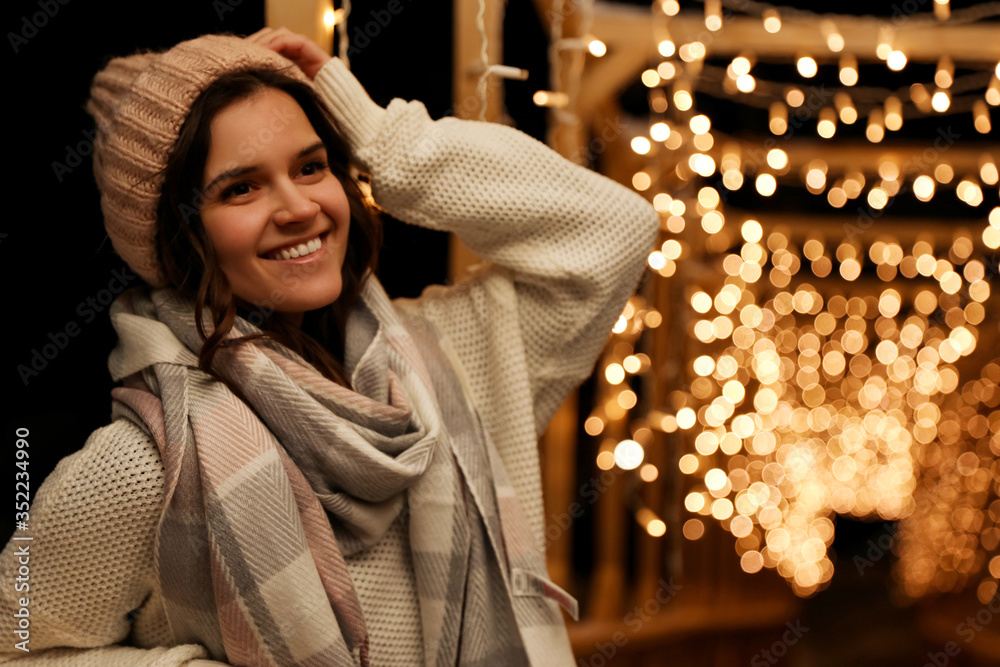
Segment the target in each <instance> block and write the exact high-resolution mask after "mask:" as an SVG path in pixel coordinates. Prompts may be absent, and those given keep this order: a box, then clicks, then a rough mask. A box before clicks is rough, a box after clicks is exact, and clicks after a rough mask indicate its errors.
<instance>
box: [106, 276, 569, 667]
mask: <svg viewBox="0 0 1000 667" xmlns="http://www.w3.org/2000/svg"><path fill="white" fill-rule="evenodd" d="M112 322H113V323H114V326H115V328H116V330H117V331H118V334H119V338H120V342H119V345H118V347H117V348H116V349H115V350H114V352H112V355H111V358H110V360H109V366H110V368H111V371H112V375H113V376H114V377H115V379H124V380H125V387H123V388H119V389H116V390H114V392H113V396H114V398H115V400H116V405H115V408H116V415H117V416H119V417H125V418H130V419H133V420H134V421H136V422H137V423H141V424H144V425H145V426H146V428H147V430H148V431H149V432H150V433H151V435H152V437H153V439H154V440H155V441H156V444H157V446H158V448H159V450H160V454H161V457H162V459H163V464H164V468H165V478H164V489H165V507H164V512H163V515H162V518H161V521H160V524H159V528H158V534H157V542H156V571H157V576H158V579H159V586H160V589H161V592H162V595H163V599H164V604H165V607H166V615H167V620H168V623H169V625H170V629H171V631H172V633H173V636H174V640H175V641H176V642H177V643H199V644H202V645H204V646H205V647H206V648H207V649H208V650H209V652H210V653H211V655H212V656H213V657H214V658H216V659H220V660H227V661H228V662H230V663H231V664H234V665H245V666H257V665H268V666H270V665H274V666H279V667H286V666H292V665H302V666H305V665H317V666H319V665H323V666H326V665H336V666H340V665H345V666H347V665H368V664H369V661H368V634H367V631H366V629H365V621H364V617H363V615H362V612H361V607H360V604H359V602H358V597H357V594H356V592H355V590H354V586H353V583H352V581H351V579H350V576H349V575H348V571H347V567H346V564H345V561H344V556H345V555H350V554H352V553H355V552H357V551H359V550H361V549H363V548H365V547H367V546H370V545H372V544H374V543H376V542H378V540H379V539H380V538H381V537H382V535H383V534H384V533H385V531H386V530H387V529H388V528H389V526H390V525H391V524H392V523H393V521H395V520H396V519H397V517H398V516H399V514H400V512H402V511H404V509H405V511H407V512H408V513H409V538H410V540H409V541H410V548H411V552H412V556H413V563H414V572H415V576H416V584H417V592H418V597H419V600H420V612H421V621H422V626H423V634H424V650H425V656H424V662H425V664H426V665H456V664H457V665H485V664H487V663H489V664H490V665H527V664H539V663H540V660H541V657H540V656H542V655H545V654H546V650H544V649H540V648H539V646H540V644H541V643H542V642H545V641H547V640H551V638H552V637H553V636H558V633H561V632H563V633H564V630H563V629H562V619H561V616H560V615H559V613H558V610H557V608H556V607H555V606H554V605H553V604H552V603H551V602H550V601H549V600H547V599H546V598H549V599H555V600H557V601H559V602H560V604H563V606H565V607H567V609H570V610H571V613H572V614H574V615H575V601H574V600H572V598H570V597H569V596H567V595H565V593H563V592H562V591H561V590H560V589H558V588H556V587H554V585H552V584H551V582H549V581H548V578H547V575H546V573H545V566H544V560H543V555H542V554H541V552H540V551H539V550H538V548H537V545H536V543H535V540H534V538H533V536H532V534H531V532H530V529H529V527H528V523H527V521H526V519H525V516H524V514H523V512H522V510H521V508H520V505H519V503H518V500H517V498H516V497H515V495H514V491H513V487H512V486H511V484H510V482H509V481H508V479H507V476H506V472H505V471H504V469H503V466H502V464H501V463H500V458H499V456H498V455H497V452H496V451H495V449H494V447H493V444H492V441H491V440H490V438H489V437H488V435H487V433H486V432H485V430H484V429H483V428H482V425H481V423H480V421H479V418H478V415H477V414H476V412H475V410H474V409H473V407H472V406H471V404H470V403H469V401H468V398H467V392H466V391H465V389H464V387H463V384H462V381H461V378H460V376H459V374H458V373H457V372H456V370H455V366H456V365H455V363H454V360H453V355H452V354H450V353H449V352H448V350H447V345H446V344H442V343H441V341H440V337H439V336H438V335H437V333H436V332H435V330H434V328H433V326H432V325H431V324H430V323H429V322H427V321H425V320H423V319H420V318H416V317H406V318H401V316H400V315H399V313H397V311H396V310H395V308H394V307H393V305H392V303H391V302H390V301H389V299H388V297H387V296H386V294H385V292H384V291H383V290H382V287H381V285H380V284H379V283H378V281H377V280H376V279H375V278H374V277H369V278H368V280H367V281H366V283H365V287H364V289H363V292H362V296H361V299H360V302H359V305H358V306H357V307H356V308H355V309H354V311H353V312H352V314H351V316H350V317H349V320H348V325H347V340H346V350H345V365H346V367H347V369H348V372H349V374H350V377H351V385H352V387H353V389H347V388H345V387H342V386H340V385H337V384H336V383H333V382H331V381H329V380H327V379H326V378H324V377H323V376H322V375H320V374H319V373H317V372H316V371H315V370H314V369H312V368H311V367H310V366H309V365H308V364H306V363H305V362H304V361H303V360H302V359H301V358H299V357H298V356H297V355H295V354H294V353H293V352H291V351H290V350H288V349H287V348H285V347H283V346H281V345H279V344H277V343H275V342H273V341H269V340H267V339H259V340H256V341H253V342H250V343H246V344H242V345H237V346H235V347H233V348H226V349H223V350H220V352H219V353H218V354H217V355H216V359H215V362H214V364H213V369H214V370H215V371H216V372H217V373H218V374H219V375H220V377H222V378H223V379H224V380H225V381H226V382H225V383H223V382H219V381H217V380H215V379H214V378H212V377H210V376H209V375H207V374H206V373H204V372H203V371H201V370H199V369H198V367H197V365H198V364H197V354H196V353H195V350H199V349H200V347H201V344H202V343H201V340H200V338H199V336H198V334H197V331H196V329H195V323H194V309H193V305H192V304H191V303H190V302H188V301H186V300H184V299H182V298H181V297H179V296H178V295H177V294H176V293H175V292H173V291H171V290H156V291H154V292H152V294H149V295H147V294H145V293H142V292H139V291H130V292H127V293H126V294H124V295H122V297H120V298H119V299H118V301H117V302H116V303H115V304H114V306H113V307H112ZM257 332H258V329H256V328H255V327H254V326H253V325H252V324H250V323H248V322H247V321H246V320H243V319H238V320H237V323H236V325H235V326H234V328H233V331H232V333H231V334H230V335H231V336H232V337H239V336H245V335H250V334H254V333H257ZM227 385H228V386H227ZM230 387H234V388H236V389H237V392H234V391H232V390H231V389H230ZM237 394H238V395H237ZM553 633H555V634H553ZM547 638H548V639H547ZM540 651H541V652H540ZM414 657H415V658H416V656H414Z"/></svg>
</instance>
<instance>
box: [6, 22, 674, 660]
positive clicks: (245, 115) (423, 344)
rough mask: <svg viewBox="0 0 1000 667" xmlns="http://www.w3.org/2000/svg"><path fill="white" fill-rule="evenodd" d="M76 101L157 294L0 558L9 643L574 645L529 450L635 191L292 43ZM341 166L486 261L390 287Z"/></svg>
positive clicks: (108, 196)
mask: <svg viewBox="0 0 1000 667" xmlns="http://www.w3.org/2000/svg"><path fill="white" fill-rule="evenodd" d="M293 63H294V64H293ZM89 109H90V111H91V113H92V114H93V115H94V117H95V120H96V121H97V127H98V132H99V135H98V137H99V138H98V142H97V148H96V151H95V172H96V174H97V178H98V185H99V187H100V188H101V191H102V207H103V210H104V215H105V223H106V227H107V230H108V234H109V236H110V237H111V239H112V241H113V242H114V245H115V249H116V250H117V252H118V253H119V254H120V255H121V256H122V258H123V259H124V260H125V261H126V262H127V263H128V264H129V266H130V267H131V268H132V269H133V270H134V271H135V272H136V273H137V274H139V275H140V276H141V277H142V278H143V279H144V280H145V281H146V283H147V286H146V287H144V288H142V289H137V290H132V291H130V292H127V293H126V294H124V295H123V296H122V297H121V298H120V299H119V301H118V302H117V303H116V304H115V306H114V308H113V310H112V320H113V322H114V325H115V327H116V330H117V332H118V335H119V344H118V347H117V348H116V349H115V351H114V352H113V354H112V356H111V359H110V362H109V365H110V368H111V372H112V374H113V375H114V377H115V378H116V379H119V380H121V381H122V383H123V387H122V388H119V389H116V390H115V392H114V396H113V397H114V415H115V420H114V421H113V422H112V424H111V425H109V426H107V427H105V428H102V429H99V430H98V431H96V432H95V433H94V434H93V435H92V436H91V438H90V439H89V440H88V442H87V444H86V446H85V447H84V449H83V450H82V451H80V452H79V453H77V454H75V455H73V456H71V457H68V458H67V459H65V460H64V461H63V462H62V463H61V464H60V465H59V467H58V468H57V469H56V471H55V472H54V473H53V474H52V476H51V477H50V478H49V479H48V480H47V481H46V483H45V484H44V485H43V487H42V489H41V490H40V491H39V492H38V494H37V497H36V500H35V502H34V505H33V506H32V508H31V526H32V530H31V533H30V535H29V536H30V537H31V540H30V542H29V541H17V542H14V541H12V542H11V543H10V544H9V545H8V547H7V549H6V550H5V551H4V553H3V555H2V558H0V573H2V577H0V578H2V580H3V581H4V582H5V584H4V586H3V588H2V589H0V602H2V608H0V618H2V619H3V621H0V626H2V628H3V629H4V636H6V637H7V638H8V641H7V642H6V643H5V644H4V645H3V646H0V651H2V653H0V655H2V656H3V659H10V658H18V659H19V660H22V661H23V662H25V663H26V664H52V665H56V664H58V665H102V666H107V665H129V666H135V665H157V666H168V665H195V664H232V665H280V666H285V665H323V666H325V665H369V664H370V665H378V666H383V665H417V664H427V665H473V664H475V665H479V664H491V665H529V664H530V665H546V666H548V665H561V664H567V665H568V664H572V656H571V653H570V650H569V644H568V641H567V637H566V632H565V627H564V622H563V619H562V616H561V612H560V611H559V605H562V606H563V607H565V608H567V610H570V611H572V609H573V608H574V606H575V602H574V601H573V600H572V598H570V597H569V596H568V595H566V594H565V593H564V592H562V591H561V590H560V589H558V587H556V586H554V585H553V584H552V583H551V582H550V581H549V580H548V576H547V574H546V571H545V564H544V546H543V545H544V541H543V530H542V529H543V512H542V501H541V485H540V479H539V467H538V456H537V451H536V443H537V440H536V439H537V436H538V434H539V433H540V432H541V430H542V429H543V428H544V427H545V425H546V424H547V422H548V420H549V418H550V417H551V415H552V414H553V412H554V411H555V409H556V408H557V406H558V405H559V403H560V402H561V401H562V399H563V397H564V396H565V395H566V393H567V392H568V391H570V390H571V389H572V388H573V387H574V386H575V385H576V384H577V383H579V382H580V381H581V380H583V379H584V378H585V377H586V376H587V375H588V374H589V372H590V369H591V367H592V365H593V363H594V360H595V358H596V356H597V354H598V352H599V350H600V348H601V346H602V344H603V342H604V341H605V339H606V337H607V334H608V332H609V330H610V327H611V325H612V324H613V322H614V320H615V318H616V317H617V316H618V314H619V313H620V310H621V308H622V307H623V305H624V302H625V300H626V299H627V298H628V296H629V294H630V293H631V291H632V290H633V289H634V287H635V284H636V281H637V279H638V276H639V273H640V272H641V270H642V266H643V262H644V259H645V257H646V254H647V252H648V249H649V247H650V245H651V243H652V239H653V236H654V235H655V233H656V228H657V216H656V214H655V212H654V211H653V210H652V208H651V207H650V206H649V205H648V204H647V203H646V202H645V201H644V200H643V199H642V198H640V197H638V196H637V195H635V194H633V193H631V192H630V191H628V190H627V189H625V188H623V187H621V186H619V185H616V184H615V183H613V182H611V181H609V180H608V179H605V178H603V177H601V176H599V175H597V174H594V173H592V172H590V171H587V170H586V169H583V168H581V167H578V166H575V165H573V164H570V163H568V162H567V161H565V160H563V159H561V158H560V157H558V156H557V155H555V154H554V153H553V152H552V151H550V150H549V149H547V148H546V147H545V146H544V145H542V144H540V143H538V142H536V141H534V140H533V139H530V138H529V137H527V136H525V135H523V134H521V133H519V132H517V131H515V130H512V129H510V128H506V127H503V126H500V125H494V124H485V123H476V122H470V121H460V120H455V119H450V118H446V119H441V120H438V121H432V120H431V119H430V118H428V116H427V113H426V111H425V110H424V108H423V106H422V105H421V104H420V103H419V102H409V103H407V102H403V101H402V100H394V101H393V102H392V103H391V104H390V105H389V106H388V108H386V109H382V108H380V107H378V106H377V105H375V104H374V103H373V102H372V101H371V100H370V99H369V98H368V96H367V94H366V93H365V91H364V89H363V88H362V87H361V85H360V84H359V83H358V82H357V80H356V79H354V78H353V77H352V76H351V74H350V73H349V72H348V70H347V69H346V68H345V67H344V66H343V64H342V63H341V62H339V61H338V60H335V59H330V58H329V56H327V55H326V54H325V52H323V50H322V49H321V48H320V47H318V46H317V45H315V44H314V43H312V42H310V41H309V40H308V39H306V38H305V37H302V36H300V35H294V34H292V33H289V32H288V31H286V30H270V29H265V30H263V31H261V32H259V33H257V34H255V35H253V36H252V37H250V38H248V39H246V40H243V39H239V38H236V37H229V36H206V37H202V38H199V39H196V40H192V41H190V42H185V43H182V44H179V45H178V46H176V47H174V48H173V49H171V50H170V51H167V52H165V53H162V54H149V53H146V54H138V55H135V56H131V57H129V58H119V59H116V60H113V61H112V62H111V63H110V64H109V65H108V67H107V68H106V69H105V70H103V71H102V72H101V73H100V74H99V75H98V76H97V78H96V79H95V82H94V87H93V90H92V99H91V103H90V105H89ZM351 164H353V165H355V166H357V167H358V168H359V169H360V170H362V171H363V172H365V173H368V174H369V175H370V182H371V188H372V197H373V199H374V201H375V202H377V205H378V206H379V207H381V208H382V209H384V210H386V211H389V212H390V213H392V214H393V215H395V216H396V217H398V218H400V219H402V220H405V221H408V222H411V223H413V224H417V225H423V226H426V227H430V228H434V229H440V230H447V231H453V232H455V233H457V234H458V235H459V236H460V237H461V238H462V240H463V241H464V242H465V243H466V244H467V245H469V247H471V248H472V249H473V250H475V251H476V252H477V253H478V254H479V255H480V256H481V257H483V258H484V259H485V260H487V261H488V263H487V264H486V265H484V267H481V268H480V269H479V270H478V271H477V272H476V273H475V274H474V275H473V276H471V277H470V278H469V279H468V280H466V281H464V282H462V283H460V284H459V285H456V286H453V287H449V288H443V287H441V288H432V289H429V290H427V291H426V292H425V293H424V295H423V296H421V297H420V298H419V299H416V300H412V301H395V302H392V301H390V300H389V298H388V297H387V296H386V295H385V293H384V292H383V290H382V288H381V286H380V284H379V282H378V280H377V279H376V278H375V276H374V275H373V274H372V273H371V271H370V269H371V267H372V266H373V264H374V256H375V253H376V252H377V250H378V245H379V240H380V235H379V227H378V224H377V221H376V220H375V218H374V217H373V215H372V213H371V212H370V211H371V208H372V207H371V206H370V205H369V204H366V201H365V198H364V196H363V195H362V193H361V190H360V189H359V187H358V185H357V184H356V183H355V182H354V180H352V177H351V172H350V165H351ZM415 261H419V258H415ZM26 544H30V547H29V549H30V589H25V590H26V591H27V592H18V591H16V590H15V586H14V583H13V582H14V580H15V578H16V576H17V572H18V568H19V558H21V559H24V558H28V556H25V555H24V551H23V549H24V545H26ZM21 564H23V562H22V563H21ZM24 609H26V610H27V611H26V612H22V610H24ZM26 614H27V615H28V618H30V621H29V622H28V623H23V622H22V621H21V620H20V619H22V618H24V617H25V615H26ZM17 632H22V633H23V634H22V635H18V634H16V633H17ZM12 637H13V638H15V639H13V640H11V638H12ZM25 638H27V640H28V641H27V642H25V643H23V644H20V645H19V646H15V645H14V644H15V643H16V642H18V641H21V640H23V639H25ZM25 649H28V650H30V652H26V651H25Z"/></svg>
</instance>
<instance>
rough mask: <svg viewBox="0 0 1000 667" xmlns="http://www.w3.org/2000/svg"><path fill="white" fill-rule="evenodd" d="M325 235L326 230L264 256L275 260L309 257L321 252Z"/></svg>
mask: <svg viewBox="0 0 1000 667" xmlns="http://www.w3.org/2000/svg"><path fill="white" fill-rule="evenodd" d="M325 236H326V232H324V233H322V234H320V235H319V236H317V237H316V238H314V239H311V240H309V241H305V242H303V243H299V244H298V245H293V246H286V247H284V248H281V249H279V250H275V251H273V252H269V253H267V254H265V255H263V257H264V259H274V260H288V259H300V258H303V257H308V256H310V255H312V254H315V253H316V252H319V250H320V248H322V247H323V238H324V237H325Z"/></svg>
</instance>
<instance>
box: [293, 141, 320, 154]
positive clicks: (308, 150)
mask: <svg viewBox="0 0 1000 667" xmlns="http://www.w3.org/2000/svg"><path fill="white" fill-rule="evenodd" d="M324 148H326V145H325V144H324V143H323V142H322V141H317V142H316V143H314V144H313V145H312V146H309V147H308V148H303V149H302V150H301V151H299V157H305V156H307V155H309V154H310V153H315V152H316V151H318V150H321V149H324Z"/></svg>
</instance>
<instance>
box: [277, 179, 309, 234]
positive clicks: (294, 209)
mask: <svg viewBox="0 0 1000 667" xmlns="http://www.w3.org/2000/svg"><path fill="white" fill-rule="evenodd" d="M319 212H320V206H319V204H317V203H316V202H314V201H313V200H312V199H310V198H309V197H308V196H307V195H306V193H304V192H302V190H301V189H300V188H299V187H298V186H297V185H296V184H295V183H292V182H287V183H284V184H281V185H280V186H279V187H278V188H277V189H276V192H275V208H274V213H273V215H272V218H273V219H274V222H275V224H278V225H288V224H293V223H297V222H311V221H312V220H313V219H314V218H315V217H316V216H317V215H319Z"/></svg>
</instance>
